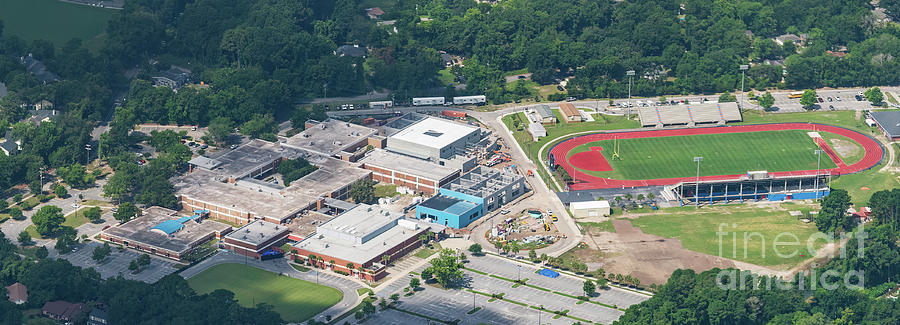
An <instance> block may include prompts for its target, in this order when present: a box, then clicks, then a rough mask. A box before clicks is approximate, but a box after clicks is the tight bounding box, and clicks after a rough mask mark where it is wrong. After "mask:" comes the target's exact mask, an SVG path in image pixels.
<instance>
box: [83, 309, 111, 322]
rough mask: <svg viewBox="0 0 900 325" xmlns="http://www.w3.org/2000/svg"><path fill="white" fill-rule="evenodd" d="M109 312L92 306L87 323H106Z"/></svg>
mask: <svg viewBox="0 0 900 325" xmlns="http://www.w3.org/2000/svg"><path fill="white" fill-rule="evenodd" d="M108 324H109V314H107V313H106V310H104V309H102V308H97V307H94V309H92V310H91V313H90V314H89V315H88V320H87V325H108Z"/></svg>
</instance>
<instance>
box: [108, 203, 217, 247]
mask: <svg viewBox="0 0 900 325" xmlns="http://www.w3.org/2000/svg"><path fill="white" fill-rule="evenodd" d="M179 218H181V216H179V215H178V212H176V211H174V210H170V209H166V208H163V207H150V208H147V209H145V210H144V211H143V214H142V215H141V216H140V217H137V218H135V219H133V220H131V221H129V222H126V223H123V224H121V225H118V226H114V227H110V228H108V229H106V230H104V231H103V232H104V233H106V234H108V235H110V236H115V237H120V238H123V239H125V240H127V241H129V242H132V243H140V244H141V245H147V246H151V247H155V248H160V249H164V250H168V251H173V252H177V253H179V254H184V253H185V252H187V251H188V250H190V249H191V247H194V246H196V245H197V244H199V241H200V240H202V239H203V238H204V237H206V236H209V235H210V234H212V233H217V232H218V233H224V232H228V231H229V230H231V226H229V225H226V224H224V223H220V222H215V221H212V220H208V219H207V220H203V221H202V222H200V223H197V222H195V221H187V222H185V223H183V226H184V227H183V228H181V229H180V230H178V231H175V232H174V233H172V234H171V235H165V234H163V233H162V232H160V231H154V230H151V229H152V228H153V227H155V226H157V225H159V224H160V223H163V222H164V221H167V220H178V219H179Z"/></svg>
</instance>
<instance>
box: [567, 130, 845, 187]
mask: <svg viewBox="0 0 900 325" xmlns="http://www.w3.org/2000/svg"><path fill="white" fill-rule="evenodd" d="M806 132H807V131H804V130H784V131H762V132H744V133H725V134H704V135H690V136H673V137H656V138H637V139H624V140H622V139H620V140H619V156H620V157H621V159H616V160H613V159H612V153H613V140H603V141H596V142H591V143H586V144H583V145H581V146H578V147H575V148H574V149H573V150H572V151H570V152H569V154H568V156H571V155H573V154H575V153H579V152H584V151H588V150H590V148H591V147H598V146H599V147H601V148H603V150H602V153H603V156H604V157H606V159H607V161H609V163H610V166H611V167H612V168H613V170H612V171H605V172H598V171H587V170H584V169H579V171H581V172H585V173H587V174H589V175H593V176H599V177H606V178H611V179H622V180H639V179H656V178H673V177H689V176H695V175H696V173H697V164H696V163H694V161H693V158H694V157H698V156H699V157H703V162H702V163H701V169H700V175H701V176H703V175H707V176H708V175H734V174H744V173H746V172H747V171H751V170H767V171H769V172H781V171H795V170H813V169H816V154H815V150H816V149H818V146H816V144H815V142H813V140H812V138H810V137H809V135H807V133H806ZM576 167H577V166H576ZM834 167H836V166H835V164H834V163H833V162H832V161H831V159H829V158H828V156H827V155H825V154H822V160H821V168H822V169H826V168H834Z"/></svg>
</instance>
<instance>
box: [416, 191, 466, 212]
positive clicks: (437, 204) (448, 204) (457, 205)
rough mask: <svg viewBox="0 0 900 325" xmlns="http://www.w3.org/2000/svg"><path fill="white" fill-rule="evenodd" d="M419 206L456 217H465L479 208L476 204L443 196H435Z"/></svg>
mask: <svg viewBox="0 0 900 325" xmlns="http://www.w3.org/2000/svg"><path fill="white" fill-rule="evenodd" d="M419 205H420V206H423V207H426V208H431V209H435V210H438V211H444V212H447V213H451V214H454V215H463V214H465V213H466V212H469V211H471V210H472V209H475V208H477V207H478V206H477V205H475V203H472V202H467V201H464V200H460V199H457V198H452V197H449V196H443V195H436V196H433V197H431V198H430V199H428V200H425V201H424V202H422V203H420V204H419Z"/></svg>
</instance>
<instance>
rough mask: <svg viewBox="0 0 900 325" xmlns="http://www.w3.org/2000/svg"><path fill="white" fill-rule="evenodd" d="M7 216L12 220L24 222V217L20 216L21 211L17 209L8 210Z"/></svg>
mask: <svg viewBox="0 0 900 325" xmlns="http://www.w3.org/2000/svg"><path fill="white" fill-rule="evenodd" d="M9 216H10V217H11V218H13V220H24V219H25V216H24V215H22V209H21V208H19V207H12V208H9Z"/></svg>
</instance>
